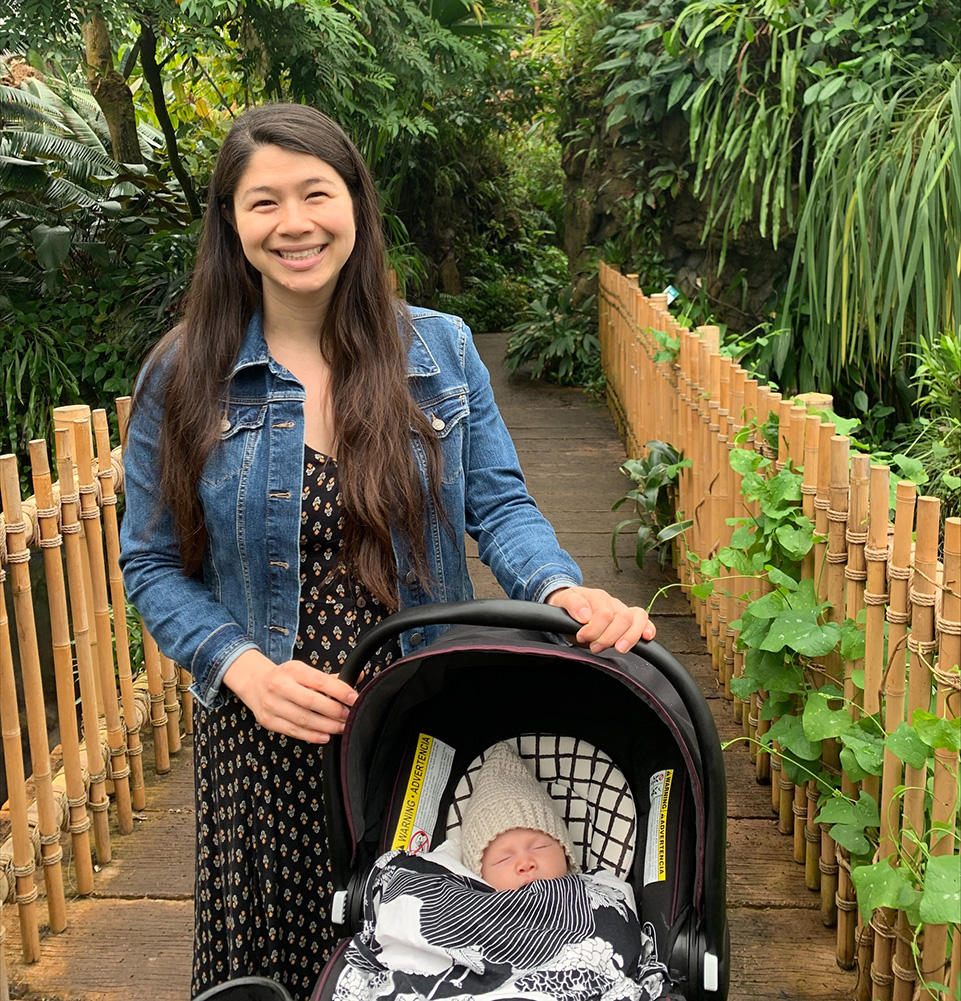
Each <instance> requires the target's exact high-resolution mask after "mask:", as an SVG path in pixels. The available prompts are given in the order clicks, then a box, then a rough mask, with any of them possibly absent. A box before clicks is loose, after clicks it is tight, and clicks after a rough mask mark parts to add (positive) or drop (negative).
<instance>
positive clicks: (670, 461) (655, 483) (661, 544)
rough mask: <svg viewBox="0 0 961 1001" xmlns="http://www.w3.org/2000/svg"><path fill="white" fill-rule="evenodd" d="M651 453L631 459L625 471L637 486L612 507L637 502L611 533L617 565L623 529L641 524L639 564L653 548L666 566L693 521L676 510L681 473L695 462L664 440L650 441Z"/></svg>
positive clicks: (636, 556)
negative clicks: (682, 518) (678, 515)
mask: <svg viewBox="0 0 961 1001" xmlns="http://www.w3.org/2000/svg"><path fill="white" fill-rule="evenodd" d="M644 447H645V448H646V449H647V454H646V455H645V456H643V457H642V458H640V459H628V460H627V462H625V463H624V465H623V466H621V472H622V473H623V474H624V475H625V476H628V477H630V479H631V482H632V483H633V484H634V486H633V487H632V488H631V489H630V490H629V491H628V492H627V493H626V494H625V495H624V496H623V497H622V498H621V499H620V500H618V501H617V502H615V504H614V506H613V508H612V509H611V510H613V511H617V510H618V509H619V508H620V507H621V506H622V505H624V504H626V503H628V502H629V503H630V504H631V505H633V509H634V516H633V517H632V518H626V519H624V520H623V521H620V522H618V523H617V525H616V526H615V528H614V533H613V535H612V537H611V555H612V556H613V557H614V565H615V566H617V540H618V538H619V536H620V533H621V531H622V530H623V529H625V528H628V527H631V528H633V527H634V526H637V531H636V537H635V548H634V559H635V561H636V562H637V565H638V566H639V567H642V566H643V565H644V558H645V557H646V556H647V554H648V553H650V552H656V553H657V564H658V566H659V567H660V568H661V569H662V570H663V569H664V567H665V566H667V564H668V562H669V561H670V559H671V553H672V546H671V542H672V541H673V540H674V539H675V538H677V536H678V535H681V534H682V533H683V532H685V531H687V529H689V528H690V527H691V525H692V524H693V522H692V521H678V520H677V518H676V517H675V514H674V505H675V498H676V491H677V477H678V474H679V472H680V470H682V469H686V468H687V467H689V466H690V465H691V460H690V459H684V458H682V457H681V455H680V453H679V452H678V451H677V450H676V449H675V448H674V447H673V446H672V445H668V444H667V443H666V442H663V441H649V442H647V443H646V444H645V445H644Z"/></svg>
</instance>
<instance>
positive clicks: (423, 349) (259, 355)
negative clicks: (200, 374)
mask: <svg viewBox="0 0 961 1001" xmlns="http://www.w3.org/2000/svg"><path fill="white" fill-rule="evenodd" d="M399 324H400V320H398V325H399ZM410 329H411V345H410V348H409V349H408V351H407V375H408V376H409V377H412V378H413V377H420V376H428V375H438V374H439V373H440V366H439V365H438V364H437V362H436V361H435V360H434V356H433V355H432V354H431V353H430V348H428V347H427V342H426V341H425V340H424V338H423V337H422V336H421V335H420V333H419V332H418V330H417V328H416V327H412V328H410ZM253 365H266V366H267V367H268V368H269V369H270V370H271V371H272V372H273V373H274V374H275V375H278V376H281V377H285V376H289V375H290V373H289V372H288V371H287V369H286V368H284V367H283V366H282V365H278V364H277V362H276V361H274V359H273V358H272V357H271V356H270V352H269V351H268V350H267V339H266V337H265V336H264V318H263V314H262V313H261V311H260V310H259V309H258V310H256V311H255V312H254V315H253V316H252V317H251V318H250V323H248V324H247V332H246V333H245V334H244V339H243V341H242V342H241V345H240V350H239V351H238V352H237V360H236V361H235V362H234V367H233V370H232V371H231V373H230V378H233V377H234V376H235V375H236V374H237V373H238V372H239V371H240V370H241V369H244V368H250V367H251V366H253Z"/></svg>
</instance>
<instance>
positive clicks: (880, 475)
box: [857, 465, 890, 1001]
mask: <svg viewBox="0 0 961 1001" xmlns="http://www.w3.org/2000/svg"><path fill="white" fill-rule="evenodd" d="M889 474H890V469H889V468H888V467H887V466H881V465H873V466H871V472H870V480H869V492H868V497H869V503H868V539H867V544H866V545H865V547H864V562H865V565H866V583H865V587H864V591H863V594H862V596H861V597H862V600H863V602H864V605H865V624H864V632H865V636H864V695H863V698H864V707H863V708H864V713H865V715H866V716H871V717H874V718H875V719H877V721H878V725H879V726H881V725H883V721H882V718H881V678H882V676H883V673H884V609H885V605H886V604H887V601H888V593H887V576H886V570H887V561H888V554H889V547H888V480H889ZM861 788H862V789H864V791H865V792H866V793H868V795H870V796H871V797H872V798H873V799H874V800H875V802H878V803H880V801H881V784H880V781H879V780H878V778H877V777H876V776H873V775H869V776H867V777H866V778H865V779H864V780H863V781H862V783H861ZM879 920H880V918H879ZM858 922H859V927H860V928H861V931H860V937H859V939H858V958H857V963H858V969H859V970H860V975H859V977H858V1001H870V999H871V997H872V996H873V994H874V986H873V982H872V980H871V977H870V972H871V966H872V962H873V957H874V951H875V941H876V935H875V925H876V922H875V921H874V920H873V919H872V920H871V921H870V922H869V923H868V924H867V925H866V926H861V917H860V912H859V914H858ZM886 947H887V948H890V941H888V943H887V946H886ZM888 967H889V968H890V957H889V959H888Z"/></svg>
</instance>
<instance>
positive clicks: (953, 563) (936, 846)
mask: <svg viewBox="0 0 961 1001" xmlns="http://www.w3.org/2000/svg"><path fill="white" fill-rule="evenodd" d="M943 587H944V590H943V593H942V595H943V596H942V608H941V615H940V618H939V619H938V621H937V632H938V640H939V648H938V663H937V667H936V668H935V670H934V671H933V674H934V677H935V680H936V682H937V703H936V706H937V708H936V714H937V716H938V718H939V719H943V720H953V719H957V718H958V716H961V685H959V681H961V674H959V664H961V518H947V519H945V522H944V577H943ZM958 764H959V759H958V752H957V751H949V750H948V749H947V748H944V747H939V748H938V749H937V750H936V751H935V752H934V786H933V795H932V803H931V836H930V850H931V858H938V857H941V856H944V855H952V854H955V847H954V838H955V825H956V817H957V810H958V782H957V776H958ZM959 930H961V929H959V928H958V927H957V926H956V927H955V929H954V935H955V939H957V937H958V934H959ZM949 963H950V959H949V955H948V926H947V925H944V924H941V925H934V924H926V925H925V926H924V949H923V952H922V955H921V969H922V970H923V972H924V976H925V979H926V980H928V981H931V982H934V983H945V984H946V983H947V981H948V980H949V978H950V970H949ZM948 986H953V987H956V986H957V985H956V984H954V985H948ZM939 993H940V992H937V991H933V990H929V989H928V990H925V992H924V994H925V995H926V996H927V997H929V998H930V999H931V1001H937V998H938V994H939ZM946 997H947V995H946Z"/></svg>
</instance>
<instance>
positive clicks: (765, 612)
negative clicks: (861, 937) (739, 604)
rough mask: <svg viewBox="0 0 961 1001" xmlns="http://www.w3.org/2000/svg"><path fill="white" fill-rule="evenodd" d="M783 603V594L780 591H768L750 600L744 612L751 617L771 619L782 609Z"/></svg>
mask: <svg viewBox="0 0 961 1001" xmlns="http://www.w3.org/2000/svg"><path fill="white" fill-rule="evenodd" d="M785 604H786V602H785V600H784V595H782V594H781V592H780V591H769V592H768V593H767V594H765V595H763V596H762V597H760V598H757V599H755V600H754V601H752V602H751V603H750V605H748V606H747V608H746V609H745V610H744V614H745V617H749V618H752V619H773V618H775V617H776V616H778V615H780V614H781V612H783V611H784V606H785Z"/></svg>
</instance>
